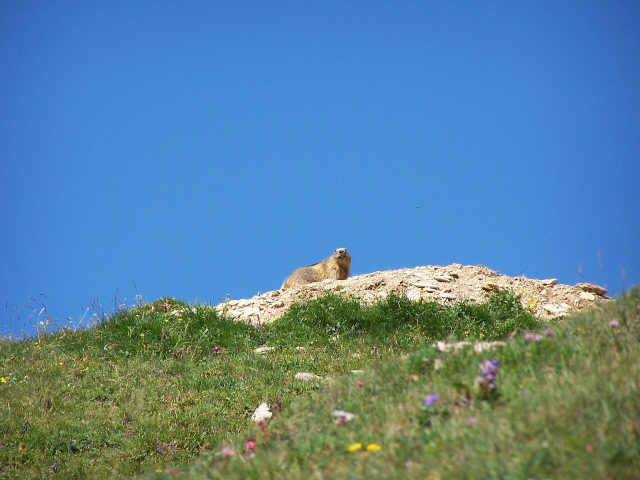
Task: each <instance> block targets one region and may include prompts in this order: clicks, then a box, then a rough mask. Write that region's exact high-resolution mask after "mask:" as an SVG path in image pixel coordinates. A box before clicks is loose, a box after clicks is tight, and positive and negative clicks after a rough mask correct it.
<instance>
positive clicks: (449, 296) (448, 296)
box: [440, 292, 456, 300]
mask: <svg viewBox="0 0 640 480" xmlns="http://www.w3.org/2000/svg"><path fill="white" fill-rule="evenodd" d="M440 298H442V299H443V300H455V299H456V294H455V293H446V292H443V293H441V294H440Z"/></svg>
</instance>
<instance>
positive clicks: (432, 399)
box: [424, 393, 440, 408]
mask: <svg viewBox="0 0 640 480" xmlns="http://www.w3.org/2000/svg"><path fill="white" fill-rule="evenodd" d="M439 401H440V395H438V394H437V393H430V394H429V395H427V396H426V397H425V399H424V406H425V407H427V408H429V407H430V406H432V405H433V404H434V403H437V402H439Z"/></svg>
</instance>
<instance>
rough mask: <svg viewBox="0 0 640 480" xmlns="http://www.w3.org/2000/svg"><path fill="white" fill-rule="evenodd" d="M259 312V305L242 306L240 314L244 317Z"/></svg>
mask: <svg viewBox="0 0 640 480" xmlns="http://www.w3.org/2000/svg"><path fill="white" fill-rule="evenodd" d="M259 313H260V307H255V306H254V307H244V309H243V310H242V314H243V315H244V316H245V317H249V316H251V315H258V314H259Z"/></svg>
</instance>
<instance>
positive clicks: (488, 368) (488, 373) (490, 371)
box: [476, 360, 500, 390]
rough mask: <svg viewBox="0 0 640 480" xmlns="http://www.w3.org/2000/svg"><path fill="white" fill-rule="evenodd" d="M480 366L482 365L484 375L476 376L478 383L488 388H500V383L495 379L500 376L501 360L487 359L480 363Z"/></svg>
mask: <svg viewBox="0 0 640 480" xmlns="http://www.w3.org/2000/svg"><path fill="white" fill-rule="evenodd" d="M478 367H480V373H482V376H478V377H477V378H476V383H477V384H478V385H480V386H481V387H483V388H485V389H488V390H495V389H496V388H498V385H496V382H495V381H494V380H495V379H496V378H497V376H498V368H499V367H500V362H499V361H498V360H487V361H485V362H482V363H481V364H479V365H478Z"/></svg>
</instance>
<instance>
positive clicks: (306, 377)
mask: <svg viewBox="0 0 640 480" xmlns="http://www.w3.org/2000/svg"><path fill="white" fill-rule="evenodd" d="M294 378H295V379H296V380H301V381H303V382H309V381H311V380H320V379H321V378H322V377H319V376H318V375H316V374H315V373H308V372H298V373H296V375H295V377H294Z"/></svg>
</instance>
